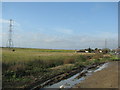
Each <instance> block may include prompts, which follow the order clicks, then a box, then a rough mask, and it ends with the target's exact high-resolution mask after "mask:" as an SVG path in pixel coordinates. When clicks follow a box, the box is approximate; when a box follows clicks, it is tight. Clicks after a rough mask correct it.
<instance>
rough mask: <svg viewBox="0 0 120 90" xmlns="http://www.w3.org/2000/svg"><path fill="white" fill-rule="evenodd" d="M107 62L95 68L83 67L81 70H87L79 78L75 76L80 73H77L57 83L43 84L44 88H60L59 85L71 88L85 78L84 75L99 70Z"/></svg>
mask: <svg viewBox="0 0 120 90" xmlns="http://www.w3.org/2000/svg"><path fill="white" fill-rule="evenodd" d="M108 64H109V63H105V64H102V65H100V66H97V67H96V68H95V69H89V70H87V69H84V70H83V71H87V73H86V76H82V77H81V78H77V76H78V75H79V74H80V73H81V72H80V73H77V74H76V75H74V76H72V77H70V78H68V79H65V80H61V81H60V82H58V83H55V84H53V85H50V86H45V87H44V88H60V86H63V87H64V88H72V87H74V86H75V85H76V84H78V83H80V82H81V81H83V80H85V78H86V77H88V76H91V75H92V74H93V73H94V72H97V71H100V70H102V69H104V68H106V67H107V66H108Z"/></svg>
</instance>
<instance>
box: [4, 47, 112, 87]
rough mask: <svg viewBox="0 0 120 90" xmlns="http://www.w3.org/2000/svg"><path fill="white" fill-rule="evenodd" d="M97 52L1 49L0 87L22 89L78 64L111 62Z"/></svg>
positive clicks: (107, 55)
mask: <svg viewBox="0 0 120 90" xmlns="http://www.w3.org/2000/svg"><path fill="white" fill-rule="evenodd" d="M110 58H114V57H113V56H111V55H109V54H106V55H103V54H100V53H97V54H95V53H75V50H53V49H30V48H15V51H14V52H13V51H11V50H10V49H8V48H3V49H2V71H3V74H2V77H3V88H6V87H7V88H17V87H21V88H23V87H25V86H27V85H28V84H29V85H30V84H31V83H33V82H36V81H38V80H41V81H42V80H44V79H47V78H51V77H53V76H55V75H57V74H59V73H61V72H63V73H64V72H67V71H70V70H72V69H73V68H76V67H79V66H81V65H88V64H92V63H95V62H104V61H108V60H111V59H110Z"/></svg>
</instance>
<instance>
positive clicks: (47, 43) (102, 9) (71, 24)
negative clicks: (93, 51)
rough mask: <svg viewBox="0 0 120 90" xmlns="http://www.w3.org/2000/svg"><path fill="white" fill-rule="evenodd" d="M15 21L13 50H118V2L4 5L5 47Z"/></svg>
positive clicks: (3, 42) (10, 3) (18, 3)
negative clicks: (11, 21) (10, 21)
mask: <svg viewBox="0 0 120 90" xmlns="http://www.w3.org/2000/svg"><path fill="white" fill-rule="evenodd" d="M9 19H13V28H12V30H13V33H12V40H13V44H14V47H27V48H47V49H84V48H89V47H91V48H105V40H106V41H107V45H106V47H107V48H111V49H113V48H117V46H118V3H117V2H16V3H15V2H3V3H2V18H0V23H2V34H1V35H2V42H1V43H2V44H0V45H2V46H4V47H5V46H6V44H7V41H8V30H9Z"/></svg>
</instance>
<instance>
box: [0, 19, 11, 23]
mask: <svg viewBox="0 0 120 90" xmlns="http://www.w3.org/2000/svg"><path fill="white" fill-rule="evenodd" d="M0 23H7V24H8V23H9V20H6V19H0Z"/></svg>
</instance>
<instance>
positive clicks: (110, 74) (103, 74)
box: [75, 61, 118, 88]
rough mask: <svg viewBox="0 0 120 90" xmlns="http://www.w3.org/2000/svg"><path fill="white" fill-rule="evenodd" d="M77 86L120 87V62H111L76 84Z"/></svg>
mask: <svg viewBox="0 0 120 90" xmlns="http://www.w3.org/2000/svg"><path fill="white" fill-rule="evenodd" d="M75 87H77V88H118V62H117V61H114V62H110V64H109V65H108V67H107V68H105V69H103V70H101V71H98V72H95V73H94V74H93V75H92V76H89V77H87V78H86V80H84V81H83V82H81V83H80V84H78V85H76V86H75Z"/></svg>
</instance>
